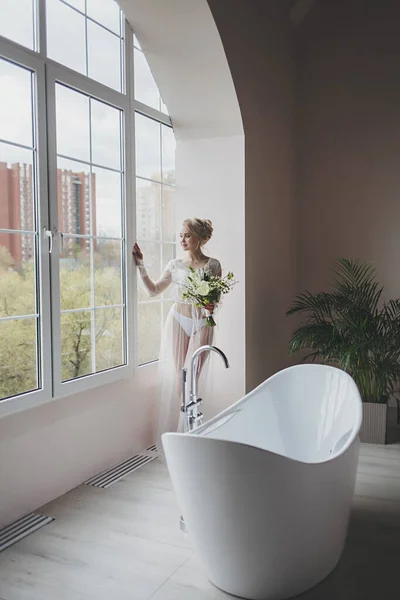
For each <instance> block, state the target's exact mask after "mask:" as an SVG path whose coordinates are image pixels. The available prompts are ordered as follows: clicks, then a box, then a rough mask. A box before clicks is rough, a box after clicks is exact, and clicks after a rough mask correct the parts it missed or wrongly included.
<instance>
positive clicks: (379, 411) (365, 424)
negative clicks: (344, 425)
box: [360, 402, 387, 444]
mask: <svg viewBox="0 0 400 600" xmlns="http://www.w3.org/2000/svg"><path fill="white" fill-rule="evenodd" d="M362 406H363V420H362V425H361V429H360V439H361V441H362V442H365V443H367V444H386V432H387V404H376V403H374V402H363V404H362Z"/></svg>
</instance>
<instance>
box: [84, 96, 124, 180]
mask: <svg viewBox="0 0 400 600" xmlns="http://www.w3.org/2000/svg"><path fill="white" fill-rule="evenodd" d="M90 118H91V132H92V161H93V162H94V163H95V164H97V165H101V166H103V167H109V168H110V169H118V170H120V169H121V111H120V110H118V109H117V108H113V107H112V106H108V105H107V104H104V102H97V100H92V101H91V107H90Z"/></svg>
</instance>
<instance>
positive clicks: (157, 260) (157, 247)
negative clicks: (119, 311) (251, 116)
mask: <svg viewBox="0 0 400 600" xmlns="http://www.w3.org/2000/svg"><path fill="white" fill-rule="evenodd" d="M139 246H140V248H141V250H142V252H143V256H144V265H145V267H146V269H147V272H148V274H149V275H150V277H151V279H152V280H153V281H156V280H157V279H159V278H160V275H161V270H162V269H161V244H157V243H154V242H141V241H139ZM138 297H139V300H148V299H149V294H148V293H147V291H146V289H145V287H144V285H143V284H142V282H141V279H140V275H139V272H138Z"/></svg>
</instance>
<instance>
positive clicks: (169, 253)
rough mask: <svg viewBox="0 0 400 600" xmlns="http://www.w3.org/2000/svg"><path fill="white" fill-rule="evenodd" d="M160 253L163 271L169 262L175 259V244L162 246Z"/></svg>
mask: <svg viewBox="0 0 400 600" xmlns="http://www.w3.org/2000/svg"><path fill="white" fill-rule="evenodd" d="M162 253H163V258H162V268H163V269H165V267H166V266H167V264H168V263H169V261H170V260H172V259H173V258H175V254H176V253H175V244H163V246H162Z"/></svg>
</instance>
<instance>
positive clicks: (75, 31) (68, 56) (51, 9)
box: [46, 0, 86, 74]
mask: <svg viewBox="0 0 400 600" xmlns="http://www.w3.org/2000/svg"><path fill="white" fill-rule="evenodd" d="M46 5H47V54H48V56H49V57H50V58H52V59H53V60H55V61H57V62H59V63H61V64H62V65H65V66H66V67H69V68H70V69H74V71H78V72H79V73H84V74H86V42H85V17H84V16H83V15H81V14H79V13H77V12H76V10H74V9H73V8H71V7H69V6H67V5H65V4H64V3H63V2H60V0H47V2H46Z"/></svg>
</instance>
